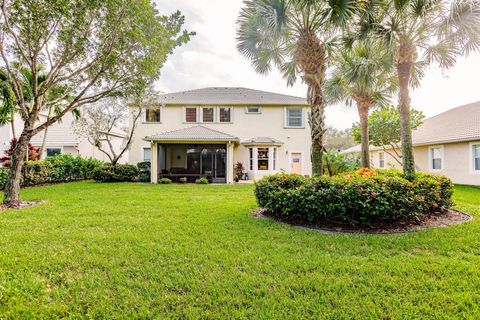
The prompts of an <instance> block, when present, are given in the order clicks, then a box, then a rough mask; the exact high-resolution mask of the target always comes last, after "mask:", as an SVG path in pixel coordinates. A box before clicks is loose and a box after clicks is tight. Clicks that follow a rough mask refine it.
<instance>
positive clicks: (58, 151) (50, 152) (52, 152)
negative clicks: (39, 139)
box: [47, 148, 62, 158]
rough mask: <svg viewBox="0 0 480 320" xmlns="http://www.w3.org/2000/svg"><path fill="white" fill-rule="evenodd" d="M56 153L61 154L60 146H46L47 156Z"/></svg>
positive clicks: (52, 155)
mask: <svg viewBox="0 0 480 320" xmlns="http://www.w3.org/2000/svg"><path fill="white" fill-rule="evenodd" d="M57 154H62V148H47V158H51V157H55V156H56V155H57Z"/></svg>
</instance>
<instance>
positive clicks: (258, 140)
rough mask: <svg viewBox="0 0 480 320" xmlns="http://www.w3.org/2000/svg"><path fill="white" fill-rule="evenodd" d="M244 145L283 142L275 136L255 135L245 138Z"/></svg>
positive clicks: (279, 143)
mask: <svg viewBox="0 0 480 320" xmlns="http://www.w3.org/2000/svg"><path fill="white" fill-rule="evenodd" d="M241 143H242V144H243V145H246V146H248V145H272V146H273V145H275V146H279V145H282V144H283V142H282V141H280V140H277V139H274V138H270V137H254V138H251V139H248V140H244V141H242V142H241Z"/></svg>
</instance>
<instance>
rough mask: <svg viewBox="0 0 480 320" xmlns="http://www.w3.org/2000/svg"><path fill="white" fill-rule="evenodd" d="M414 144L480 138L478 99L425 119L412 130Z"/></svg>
mask: <svg viewBox="0 0 480 320" xmlns="http://www.w3.org/2000/svg"><path fill="white" fill-rule="evenodd" d="M412 139H413V144H414V145H426V144H435V143H449V142H459V141H471V140H476V139H480V101H477V102H474V103H470V104H466V105H463V106H460V107H457V108H453V109H450V110H448V111H446V112H443V113H440V114H438V115H436V116H434V117H431V118H428V119H426V120H425V121H424V122H423V124H422V125H420V126H419V127H418V128H417V129H416V130H414V131H413V132H412Z"/></svg>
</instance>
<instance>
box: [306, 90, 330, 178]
mask: <svg viewBox="0 0 480 320" xmlns="http://www.w3.org/2000/svg"><path fill="white" fill-rule="evenodd" d="M309 91H310V88H309ZM311 100H312V111H311V113H310V118H309V122H310V130H311V137H312V154H311V158H312V159H311V160H312V174H313V175H314V176H321V175H323V152H324V151H325V147H324V143H323V140H324V136H325V131H326V126H325V101H324V99H323V94H322V90H321V88H315V89H313V93H312V99H311Z"/></svg>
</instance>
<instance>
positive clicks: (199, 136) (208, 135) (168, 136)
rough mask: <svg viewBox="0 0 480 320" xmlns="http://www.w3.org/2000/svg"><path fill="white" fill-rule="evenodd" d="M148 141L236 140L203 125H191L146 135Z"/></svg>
mask: <svg viewBox="0 0 480 320" xmlns="http://www.w3.org/2000/svg"><path fill="white" fill-rule="evenodd" d="M145 140H148V141H238V138H237V137H235V136H232V135H230V134H227V133H224V132H221V131H218V130H214V129H210V128H207V127H204V126H193V127H187V128H182V129H178V130H172V131H166V132H161V133H158V134H154V135H151V136H148V137H145Z"/></svg>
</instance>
